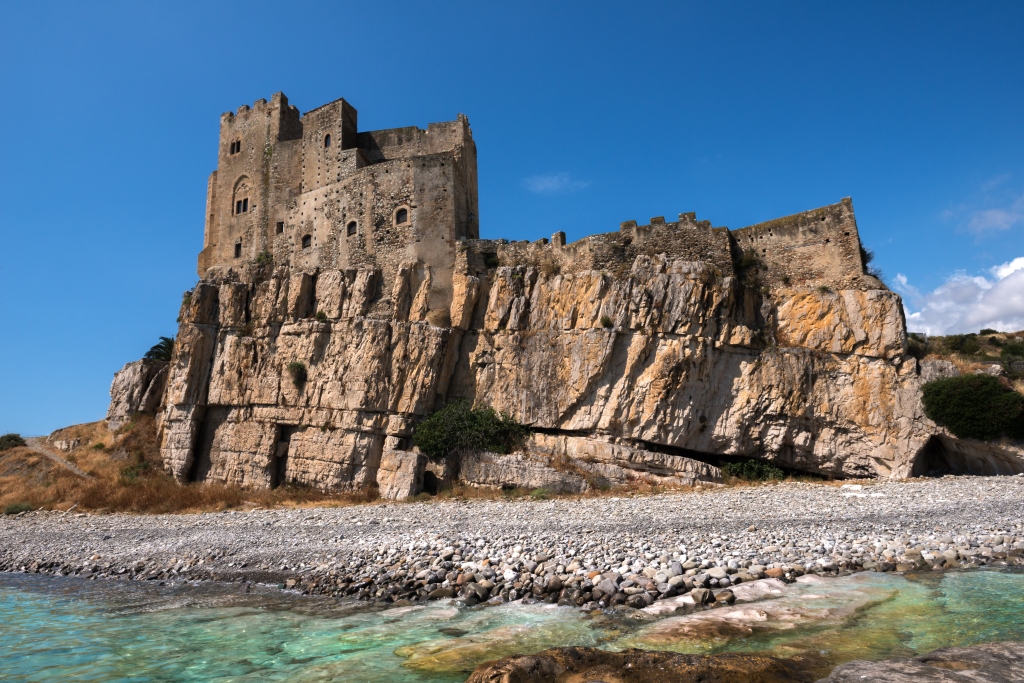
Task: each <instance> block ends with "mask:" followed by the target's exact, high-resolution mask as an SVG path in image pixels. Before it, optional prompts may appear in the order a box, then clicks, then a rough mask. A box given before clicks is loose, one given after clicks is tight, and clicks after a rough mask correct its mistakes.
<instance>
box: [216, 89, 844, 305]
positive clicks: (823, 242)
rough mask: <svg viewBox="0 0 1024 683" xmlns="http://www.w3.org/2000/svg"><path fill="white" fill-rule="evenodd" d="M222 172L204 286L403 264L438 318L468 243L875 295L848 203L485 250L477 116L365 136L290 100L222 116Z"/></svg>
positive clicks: (275, 99)
mask: <svg viewBox="0 0 1024 683" xmlns="http://www.w3.org/2000/svg"><path fill="white" fill-rule="evenodd" d="M217 160H218V163H217V170H216V171H214V172H213V173H212V174H211V175H210V180H209V185H208V190H207V201H206V229H205V232H204V241H203V247H204V248H203V250H202V252H201V253H200V254H199V264H198V272H199V275H200V277H206V276H207V275H210V274H213V273H224V272H227V271H228V270H230V269H231V268H235V269H236V270H237V269H238V268H240V267H243V266H245V265H246V264H249V263H251V262H252V261H253V260H255V259H257V258H259V257H260V255H261V254H262V255H264V258H267V259H271V260H273V262H274V263H278V264H288V265H289V266H291V267H292V268H295V269H300V270H306V271H315V270H317V269H318V268H336V269H341V270H346V269H352V268H376V269H379V270H380V271H381V273H382V276H383V279H384V281H386V282H390V281H392V280H393V278H394V275H395V273H396V272H397V270H398V268H399V266H400V264H401V263H403V262H414V263H417V264H422V266H423V267H424V268H425V269H426V270H427V271H429V272H430V273H431V277H432V279H433V280H432V288H431V290H432V297H431V302H430V306H431V309H432V310H442V311H443V310H447V309H448V307H449V306H450V303H451V273H452V271H453V270H454V268H455V261H456V258H457V254H458V252H459V251H460V246H461V248H462V249H464V250H468V251H469V252H470V253H475V254H479V255H481V258H482V259H487V258H491V257H495V258H496V257H497V256H498V254H499V252H507V253H508V254H509V255H512V254H516V255H517V257H518V258H526V259H533V260H538V261H545V260H546V261H550V262H551V263H553V264H557V265H558V266H559V267H560V268H562V269H572V270H588V269H594V268H597V269H602V268H605V269H607V268H613V269H614V268H617V267H619V266H621V265H622V264H630V263H632V262H633V260H634V259H635V257H636V256H637V255H641V254H648V255H653V254H655V253H662V254H666V255H668V256H669V257H672V258H682V259H686V260H689V261H705V262H709V263H713V264H715V265H716V266H717V267H718V268H719V269H720V270H721V271H722V273H723V274H724V275H733V274H734V272H735V261H736V259H737V258H739V257H740V255H741V254H742V252H744V251H745V250H752V251H753V252H754V253H756V254H757V256H758V258H759V259H760V261H761V262H762V263H763V264H764V265H765V266H767V269H768V272H769V274H770V275H769V277H776V278H786V279H787V281H790V282H794V283H804V284H819V283H826V284H828V285H834V286H837V287H848V286H853V287H857V286H864V281H863V278H864V269H863V264H862V263H861V255H860V240H859V237H858V235H857V223H856V220H855V219H854V214H853V206H852V204H851V202H850V200H849V199H844V200H843V201H842V202H840V203H838V204H834V205H832V206H828V207H824V208H821V209H815V210H813V211H808V212H805V213H802V214H797V215H794V216H789V217H786V218H780V219H777V220H773V221H769V222H767V223H761V224H758V225H753V226H750V227H748V228H743V229H741V230H735V231H730V230H728V229H727V228H713V227H712V226H711V223H710V222H708V221H698V220H697V219H696V216H695V215H694V214H692V213H683V214H680V215H679V220H678V221H672V222H666V221H665V219H664V217H656V218H652V219H651V221H650V223H649V224H648V225H638V224H637V222H636V221H627V222H624V223H622V224H621V226H620V228H619V231H618V232H615V233H607V234H599V235H593V236H591V237H587V238H585V239H583V240H580V241H578V242H574V243H572V244H568V245H567V244H566V243H565V236H564V234H562V233H556V234H555V235H554V236H553V237H552V238H551V240H550V241H549V240H548V239H542V240H540V241H539V242H536V243H533V244H529V243H525V242H520V243H511V244H510V243H508V242H507V241H505V240H483V241H481V240H479V225H480V222H479V217H478V215H479V210H478V208H477V207H478V205H477V170H476V145H475V144H474V142H473V134H472V131H471V130H470V127H469V121H468V119H467V118H466V117H465V116H463V115H459V117H458V118H457V119H456V120H455V121H450V122H447V123H432V124H430V125H429V126H428V127H427V129H426V130H422V129H420V128H416V127H409V128H394V129H391V130H380V131H368V132H359V130H358V127H357V112H356V110H355V108H353V107H352V105H350V104H349V103H348V102H346V101H345V100H344V99H339V100H335V101H334V102H331V103H330V104H325V105H323V106H321V107H318V108H316V109H314V110H312V111H309V112H307V113H306V114H305V115H304V116H300V114H299V111H298V109H296V108H295V107H294V106H293V105H290V104H288V98H287V97H285V95H284V94H283V93H276V94H275V95H273V96H272V97H271V98H270V102H269V103H268V102H267V101H266V100H257V101H256V102H255V104H253V106H252V107H249V106H247V105H243V106H242V107H240V108H239V109H238V112H237V113H235V114H232V113H230V112H228V113H225V114H223V115H222V116H221V120H220V146H219V150H218V157H217Z"/></svg>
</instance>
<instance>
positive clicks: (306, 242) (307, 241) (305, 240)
mask: <svg viewBox="0 0 1024 683" xmlns="http://www.w3.org/2000/svg"><path fill="white" fill-rule="evenodd" d="M311 244H313V236H312V235H303V236H302V248H303V249H309V247H310V245H311Z"/></svg>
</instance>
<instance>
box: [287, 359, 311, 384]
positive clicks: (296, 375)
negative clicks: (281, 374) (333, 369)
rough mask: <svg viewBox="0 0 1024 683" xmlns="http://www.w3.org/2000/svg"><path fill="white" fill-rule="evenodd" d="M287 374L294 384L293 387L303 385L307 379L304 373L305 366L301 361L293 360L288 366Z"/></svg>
mask: <svg viewBox="0 0 1024 683" xmlns="http://www.w3.org/2000/svg"><path fill="white" fill-rule="evenodd" d="M288 374H289V375H291V376H292V382H294V383H295V386H300V385H303V384H305V383H306V379H307V378H308V374H307V373H306V364H305V363H303V362H301V361H297V360H293V361H292V362H291V363H289V364H288Z"/></svg>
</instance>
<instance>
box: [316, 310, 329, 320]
mask: <svg viewBox="0 0 1024 683" xmlns="http://www.w3.org/2000/svg"><path fill="white" fill-rule="evenodd" d="M316 319H317V320H319V321H320V322H322V323H325V322H327V314H326V313H324V312H323V311H317V312H316Z"/></svg>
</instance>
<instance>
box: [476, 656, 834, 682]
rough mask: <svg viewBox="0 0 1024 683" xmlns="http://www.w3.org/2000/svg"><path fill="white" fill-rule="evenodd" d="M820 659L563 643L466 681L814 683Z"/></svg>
mask: <svg viewBox="0 0 1024 683" xmlns="http://www.w3.org/2000/svg"><path fill="white" fill-rule="evenodd" d="M820 667H821V663H820V662H819V661H814V662H809V661H804V660H802V659H799V658H798V659H792V660H786V659H779V658H777V657H771V656H768V655H761V654H721V655H684V654H677V653H675V652H650V651H646V650H625V651H623V652H608V651H606V650H598V649H596V648H589V647H560V648H554V649H551V650H545V651H544V652H541V653H539V654H536V655H524V656H517V657H506V658H504V659H500V660H498V661H496V662H490V663H488V664H483V665H481V666H480V667H479V668H477V670H476V671H474V672H473V674H472V675H471V676H470V677H469V678H468V679H467V680H466V683H594V682H596V681H601V682H602V683H667V682H669V681H672V682H675V683H690V682H693V683H696V682H697V681H701V682H703V683H749V682H751V681H756V682H758V683H776V682H777V683H811V682H812V681H814V680H815V678H816V677H815V676H814V675H813V672H814V671H815V670H817V669H820Z"/></svg>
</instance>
